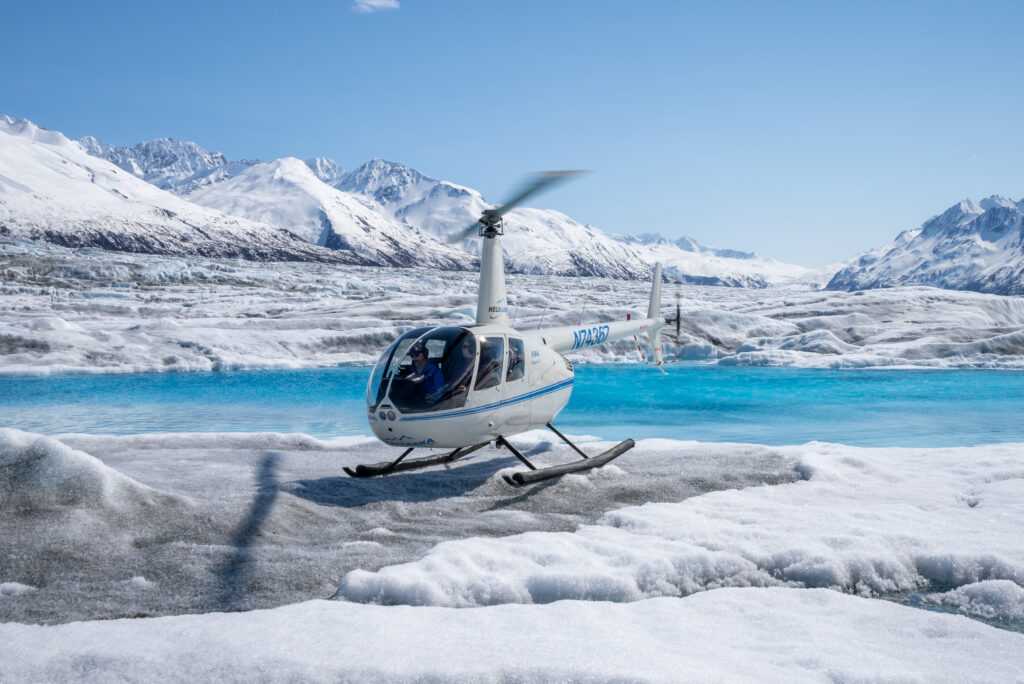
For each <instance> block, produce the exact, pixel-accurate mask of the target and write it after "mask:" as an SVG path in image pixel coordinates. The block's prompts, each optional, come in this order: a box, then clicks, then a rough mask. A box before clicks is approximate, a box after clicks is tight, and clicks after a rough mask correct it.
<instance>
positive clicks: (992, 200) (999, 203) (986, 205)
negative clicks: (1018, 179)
mask: <svg viewBox="0 0 1024 684" xmlns="http://www.w3.org/2000/svg"><path fill="white" fill-rule="evenodd" d="M978 204H979V205H980V206H981V208H982V209H984V210H985V211H988V210H989V209H993V208H995V207H1005V208H1007V209H1016V208H1017V203H1016V202H1014V201H1013V200H1012V199H1010V198H1009V197H1003V196H1002V195H991V196H989V197H986V198H985V199H983V200H981V202H979V203H978Z"/></svg>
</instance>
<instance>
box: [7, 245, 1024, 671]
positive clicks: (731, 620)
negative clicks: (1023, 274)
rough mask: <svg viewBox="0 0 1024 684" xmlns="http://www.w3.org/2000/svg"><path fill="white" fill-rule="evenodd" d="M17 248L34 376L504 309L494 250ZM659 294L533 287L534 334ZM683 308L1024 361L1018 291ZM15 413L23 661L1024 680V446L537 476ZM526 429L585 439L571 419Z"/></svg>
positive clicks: (628, 348)
mask: <svg viewBox="0 0 1024 684" xmlns="http://www.w3.org/2000/svg"><path fill="white" fill-rule="evenodd" d="M0 247H2V251H0V372H3V373H7V374H19V373H22V374H24V373H29V374H39V373H53V372H69V371H76V372H77V371H84V372H136V371H181V370H211V369H231V368H297V367H309V366H329V365H336V364H339V363H355V362H360V363H361V362H368V361H371V360H372V359H373V358H374V357H375V356H376V355H377V354H378V353H379V351H380V350H381V349H382V348H383V347H384V346H386V344H387V343H388V342H389V341H390V340H391V338H392V337H393V336H394V335H395V334H396V332H398V331H400V330H403V329H406V328H408V327H412V326H414V325H422V324H424V323H433V322H437V323H469V322H471V321H472V318H473V314H474V311H475V289H476V282H475V276H474V275H473V274H470V273H435V272H427V271H417V270H412V269H410V270H402V269H377V268H366V267H348V266H344V267H341V266H327V265H318V264H306V265H301V264H299V265H296V264H253V263H249V262H239V261H224V260H220V261H218V260H204V259H184V258H174V257H154V256H138V255H135V256H132V255H124V254H114V253H110V252H102V251H80V252H72V251H69V250H66V249H64V248H59V247H52V246H51V247H43V246H39V245H28V244H27V243H18V242H6V243H0ZM648 290H649V284H647V283H642V282H623V281H611V280H604V279H585V278H552V277H532V276H513V277H510V278H509V293H510V296H511V299H512V306H513V310H514V312H515V313H514V315H515V317H516V325H517V326H519V327H524V328H532V327H537V326H540V325H544V326H547V325H563V324H570V323H576V322H578V321H580V320H583V321H585V322H591V321H596V320H599V319H601V318H604V317H610V318H624V317H625V315H626V313H630V312H636V311H643V310H644V309H645V307H646V301H647V297H648ZM679 297H680V306H681V308H682V311H683V317H682V318H683V320H682V336H681V339H680V344H679V345H674V344H669V345H666V346H667V347H668V348H669V351H670V353H678V354H681V355H682V356H683V357H684V358H688V359H694V360H704V361H706V362H708V363H719V364H730V363H733V364H735V363H739V364H761V365H765V364H767V365H793V366H806V367H840V368H856V367H889V366H921V367H933V368H948V367H993V368H1024V299H1021V298H1016V297H1000V296H995V295H981V294H976V293H965V292H952V291H944V290H936V289H931V288H903V289H898V290H875V291H870V292H864V293H844V292H813V291H807V290H783V289H765V290H753V291H751V290H741V289H733V288H703V287H694V286H688V287H683V288H680V290H679ZM674 298H675V293H674V292H673V288H671V287H668V288H666V291H665V302H664V304H665V308H664V312H665V313H666V314H670V313H673V310H674V306H673V304H674ZM636 354H637V351H636V348H635V346H634V345H633V343H632V340H630V341H628V342H626V343H623V344H620V345H617V346H616V345H613V346H611V347H610V348H609V349H602V350H599V351H592V352H590V355H588V356H582V357H574V360H584V361H594V362H596V361H633V360H636V358H637V356H636ZM17 428H18V426H17V425H12V426H5V425H4V421H2V420H0V621H2V623H0V681H4V682H6V681H72V680H73V681H109V680H129V681H150V680H153V679H163V680H185V679H189V680H194V679H204V680H210V679H218V680H233V681H251V680H253V679H256V680H280V679H295V680H313V681H318V680H320V681H366V680H398V679H402V680H406V679H419V680H428V681H481V680H482V681H505V680H513V681H550V680H570V681H608V680H616V681H618V680H626V681H636V680H640V681H679V680H700V681H731V680H758V681H761V680H764V681H794V680H804V681H807V680H810V681H928V682H931V681H957V682H960V681H985V682H989V681H1000V682H1002V681H1011V682H1012V681H1019V682H1024V634H1022V633H1021V631H1022V629H1024V588H1022V587H1024V543H1022V539H1024V537H1022V534H1024V527H1022V525H1021V522H1020V521H1021V520H1022V519H1024V444H1001V445H989V446H983V447H972V448H932V449H907V448H873V449H867V448H854V447H849V446H843V445H838V444H827V443H819V442H811V443H808V444H803V445H793V446H784V447H767V446H760V445H749V444H708V443H697V442H684V441H675V440H653V439H652V440H643V441H641V442H639V443H638V445H637V446H636V448H635V449H633V450H632V451H630V452H628V453H627V454H626V455H624V456H622V457H620V459H618V460H617V461H616V462H615V463H614V464H612V465H609V466H607V467H605V468H603V469H600V470H597V471H592V472H590V473H587V474H584V475H570V476H566V477H564V478H562V479H560V480H557V481H552V482H548V483H544V484H541V485H538V486H535V487H530V488H524V489H511V488H509V487H508V486H507V485H506V484H505V483H504V481H503V480H502V479H501V474H502V472H509V470H510V469H518V468H519V467H520V466H518V465H517V463H518V462H517V461H516V460H515V459H514V458H513V457H511V456H510V455H509V454H508V452H505V451H502V450H496V449H494V448H491V447H489V448H486V449H483V450H481V451H479V452H477V453H475V454H474V455H473V456H471V457H469V458H467V459H466V460H465V461H464V462H459V463H457V464H453V465H452V466H450V467H441V468H435V469H430V470H425V471H420V472H411V473H405V474H400V475H395V476H392V477H388V478H382V479H375V480H356V479H351V478H348V477H346V476H345V475H344V474H343V471H342V467H343V466H346V465H347V466H351V465H354V464H356V463H365V462H375V461H381V460H385V459H388V458H391V457H393V455H394V454H393V453H392V450H391V449H389V448H388V447H385V446H384V445H382V444H380V443H378V442H377V441H376V440H373V439H371V438H366V437H344V438H337V439H333V440H318V439H314V438H312V437H309V436H306V435H281V434H273V433H257V434H148V435H128V436H104V435H83V434H71V435H50V436H43V435H36V434H30V433H26V432H22V431H20V430H18V429H17ZM576 437H577V438H578V439H579V441H581V442H583V443H585V445H586V447H587V448H588V449H589V450H592V451H598V450H600V449H602V448H604V447H606V446H608V445H607V443H600V442H597V441H596V439H595V438H592V437H587V436H585V435H576ZM516 443H517V445H519V446H520V447H521V448H523V449H524V451H525V452H527V454H528V455H529V456H530V457H531V458H532V459H533V460H535V462H538V463H540V464H544V465H546V464H554V463H560V462H565V461H568V460H573V457H572V455H571V454H570V453H569V450H568V448H567V447H565V446H562V445H560V444H553V443H552V442H551V436H550V435H549V434H547V433H542V432H537V433H528V434H526V435H522V436H519V437H517V438H516Z"/></svg>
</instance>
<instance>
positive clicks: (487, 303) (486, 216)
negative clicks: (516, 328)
mask: <svg viewBox="0 0 1024 684" xmlns="http://www.w3.org/2000/svg"><path fill="white" fill-rule="evenodd" d="M579 173H582V171H547V172H545V173H538V174H535V175H534V176H533V178H532V179H531V180H530V182H529V183H527V184H526V185H524V186H523V187H522V188H521V189H520V190H519V192H518V193H517V194H516V195H515V196H514V197H512V198H511V199H510V200H509V201H507V202H505V203H504V204H499V205H497V206H496V207H493V208H491V209H485V210H484V213H483V214H481V215H480V218H479V219H477V220H476V221H475V222H474V223H473V225H471V226H469V227H468V228H466V229H465V230H463V231H460V232H459V233H457V234H455V235H453V236H452V237H450V238H449V241H451V242H459V241H461V240H465V239H467V238H470V237H472V236H473V234H474V233H476V234H477V235H478V236H479V237H480V243H481V244H480V289H479V294H478V298H477V304H476V324H477V325H502V326H505V327H506V328H507V327H509V321H508V297H507V295H506V294H505V263H504V259H503V257H502V253H501V241H500V240H499V239H498V237H499V236H500V235H502V234H503V233H504V228H503V226H502V220H501V217H502V216H504V215H505V214H506V213H508V212H509V211H511V210H512V209H513V208H515V207H516V206H518V205H520V204H522V203H523V201H524V200H526V198H527V197H530V196H531V195H533V194H535V193H538V192H540V191H541V190H544V189H545V188H548V187H550V186H552V185H554V184H555V183H558V182H561V181H563V180H565V179H567V178H570V177H572V176H575V175H577V174H579Z"/></svg>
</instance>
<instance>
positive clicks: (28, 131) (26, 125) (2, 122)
mask: <svg viewBox="0 0 1024 684" xmlns="http://www.w3.org/2000/svg"><path fill="white" fill-rule="evenodd" d="M0 130H3V131H4V132H5V133H9V134H10V135H17V136H20V137H22V138H28V139H29V140H34V141H35V142H38V143H42V144H44V145H66V144H68V143H69V141H68V139H67V138H65V137H64V135H63V134H62V133H59V132H57V131H48V130H46V129H45V128H42V127H41V126H37V125H36V124H34V123H32V122H31V121H29V120H28V119H15V118H14V117H12V116H7V115H6V114H4V115H2V116H0Z"/></svg>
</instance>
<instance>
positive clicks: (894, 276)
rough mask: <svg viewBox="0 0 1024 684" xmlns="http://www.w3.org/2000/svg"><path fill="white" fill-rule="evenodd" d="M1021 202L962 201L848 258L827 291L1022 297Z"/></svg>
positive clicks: (1023, 218)
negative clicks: (933, 290) (928, 290)
mask: <svg viewBox="0 0 1024 684" xmlns="http://www.w3.org/2000/svg"><path fill="white" fill-rule="evenodd" d="M1022 204H1024V202H1022V203H1015V202H1013V200H1010V199H1008V198H1006V197H1001V196H998V195H993V196H991V197H988V198H986V199H984V200H982V201H981V202H980V203H977V202H974V201H972V200H963V201H961V202H959V203H958V204H955V205H953V206H952V207H950V208H949V209H947V210H946V211H945V212H943V213H942V214H940V215H939V216H935V217H933V218H931V219H929V220H928V221H926V222H925V223H924V224H922V225H921V227H920V228H918V229H916V230H914V231H905V232H904V233H901V234H900V235H899V236H898V237H897V238H896V241H895V242H893V243H892V244H890V245H887V246H885V247H882V248H879V249H876V250H873V251H871V252H869V253H867V254H864V255H862V256H861V257H860V258H859V259H854V260H851V263H850V265H848V266H847V267H846V268H844V269H843V270H841V271H839V272H838V273H837V274H836V275H835V277H834V278H833V279H832V280H831V281H830V282H829V283H828V286H827V287H828V288H830V289H838V290H856V289H863V288H873V287H893V286H899V285H930V286H935V287H943V288H949V289H954V290H974V291H978V292H990V293H995V294H1004V295H1005V294H1012V295H1021V294H1024V211H1022V209H1021V205H1022Z"/></svg>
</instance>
